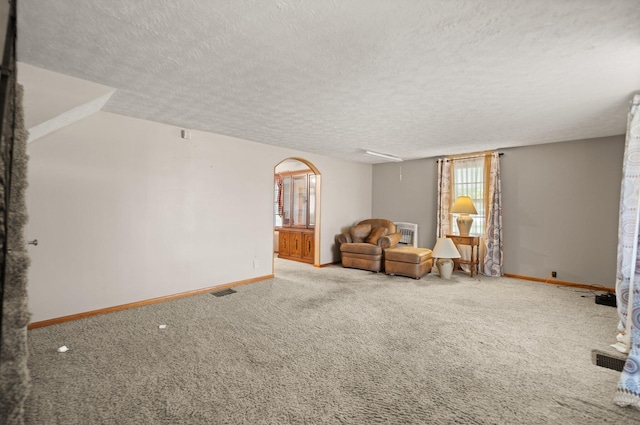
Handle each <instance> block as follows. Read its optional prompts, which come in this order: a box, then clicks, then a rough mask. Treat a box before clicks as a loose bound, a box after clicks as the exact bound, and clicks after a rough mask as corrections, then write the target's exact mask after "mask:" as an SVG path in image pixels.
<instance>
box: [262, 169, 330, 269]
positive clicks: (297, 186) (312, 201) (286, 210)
mask: <svg viewBox="0 0 640 425" xmlns="http://www.w3.org/2000/svg"><path fill="white" fill-rule="evenodd" d="M273 174H274V185H273V187H274V198H273V199H274V208H273V247H274V249H273V265H274V267H273V270H274V273H275V269H276V268H275V259H276V257H277V258H282V259H286V260H291V261H299V262H303V263H308V264H311V265H313V266H315V267H320V247H321V243H320V242H321V241H320V229H321V214H320V206H321V195H322V190H321V187H322V175H321V174H320V171H319V170H318V168H317V167H316V166H315V165H314V164H313V163H311V162H310V161H308V160H306V159H304V158H299V157H289V158H285V159H283V160H282V161H280V162H279V163H278V164H276V165H275V166H274V173H273Z"/></svg>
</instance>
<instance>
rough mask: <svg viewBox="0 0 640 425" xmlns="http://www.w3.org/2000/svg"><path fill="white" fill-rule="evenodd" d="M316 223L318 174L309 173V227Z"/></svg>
mask: <svg viewBox="0 0 640 425" xmlns="http://www.w3.org/2000/svg"><path fill="white" fill-rule="evenodd" d="M315 225H316V175H315V174H309V227H313V226H315Z"/></svg>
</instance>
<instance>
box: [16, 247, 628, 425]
mask: <svg viewBox="0 0 640 425" xmlns="http://www.w3.org/2000/svg"><path fill="white" fill-rule="evenodd" d="M235 289H236V290H237V292H236V293H234V294H231V295H227V296H224V297H215V296H212V295H210V294H204V295H198V296H193V297H188V298H184V299H180V300H176V301H171V302H166V303H161V304H156V305H150V306H146V307H141V308H137V309H132V310H127V311H122V312H118V313H111V314H106V315H102V316H97V317H92V318H87V319H82V320H78V321H75V322H69V323H64V324H60V325H55V326H50V327H46V328H40V329H35V330H32V331H30V332H29V349H30V373H31V376H32V380H33V386H32V390H31V395H30V398H29V399H28V402H27V406H26V409H27V420H28V423H31V424H65V425H70V424H373V423H381V424H603V423H611V424H622V423H625V424H629V423H640V412H639V411H637V410H634V409H630V408H620V407H618V406H616V405H614V404H613V402H612V397H613V394H614V391H615V388H616V385H617V382H618V376H619V372H616V371H613V370H610V369H606V368H602V367H598V366H595V365H593V364H592V362H591V350H592V349H594V348H597V349H603V348H606V347H607V346H608V344H610V343H613V342H615V339H614V337H615V329H616V323H617V317H616V310H615V309H614V308H612V307H607V306H601V305H596V304H595V303H594V298H593V296H594V294H593V293H590V292H588V291H582V290H575V289H571V288H565V287H556V286H553V285H545V284H541V283H535V282H527V281H520V280H515V279H508V278H486V277H478V278H470V277H468V276H466V275H463V274H461V273H459V272H458V273H456V274H454V279H453V280H451V281H443V280H441V279H439V278H438V277H437V276H431V275H428V276H425V277H424V278H423V279H421V280H413V279H410V278H404V277H400V276H395V277H391V276H387V275H384V274H375V273H370V272H366V271H360V270H355V269H343V268H342V267H341V266H331V267H326V268H321V269H318V268H313V267H312V266H309V265H304V264H300V263H294V262H291V261H284V260H277V261H276V278H274V279H270V280H268V281H263V282H258V283H255V284H250V285H245V286H240V287H237V288H235ZM161 324H166V325H167V327H166V329H159V325H161ZM62 345H66V346H68V347H69V351H67V352H66V353H59V352H57V351H56V349H57V348H58V347H60V346H62Z"/></svg>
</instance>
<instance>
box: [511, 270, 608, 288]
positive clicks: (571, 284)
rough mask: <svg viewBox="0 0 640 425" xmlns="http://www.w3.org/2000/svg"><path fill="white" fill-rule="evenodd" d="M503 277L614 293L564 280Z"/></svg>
mask: <svg viewBox="0 0 640 425" xmlns="http://www.w3.org/2000/svg"><path fill="white" fill-rule="evenodd" d="M504 277H512V278H514V279H522V280H532V281H534V282H542V283H547V284H549V285H561V286H571V287H573V288H580V289H590V290H592V291H601V292H613V293H615V292H616V288H609V287H606V286H601V285H589V284H586V283H576V282H566V281H564V280H557V279H553V278H548V279H541V278H539V277H531V276H521V275H519V274H511V273H505V274H504Z"/></svg>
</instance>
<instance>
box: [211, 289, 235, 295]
mask: <svg viewBox="0 0 640 425" xmlns="http://www.w3.org/2000/svg"><path fill="white" fill-rule="evenodd" d="M236 292H238V291H234V290H233V289H231V288H227V289H223V290H221V291H216V292H212V293H211V295H213V296H214V297H224V296H225V295H231V294H235V293H236Z"/></svg>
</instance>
